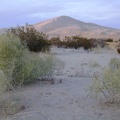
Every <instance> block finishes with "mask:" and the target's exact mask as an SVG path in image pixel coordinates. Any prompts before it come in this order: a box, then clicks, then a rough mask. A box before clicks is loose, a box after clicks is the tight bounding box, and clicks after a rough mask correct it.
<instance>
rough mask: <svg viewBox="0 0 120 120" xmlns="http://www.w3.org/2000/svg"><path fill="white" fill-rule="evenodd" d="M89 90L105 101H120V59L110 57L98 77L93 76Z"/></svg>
mask: <svg viewBox="0 0 120 120" xmlns="http://www.w3.org/2000/svg"><path fill="white" fill-rule="evenodd" d="M90 91H91V92H92V94H93V95H94V96H95V97H96V98H100V99H101V98H102V100H105V101H106V102H110V103H116V102H120V60H119V59H118V58H112V59H111V61H110V63H109V64H108V67H107V68H106V69H105V70H104V71H103V74H102V75H101V76H99V77H97V76H94V78H93V83H92V85H91V87H90Z"/></svg>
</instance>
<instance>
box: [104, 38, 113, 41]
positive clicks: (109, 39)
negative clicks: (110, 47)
mask: <svg viewBox="0 0 120 120" xmlns="http://www.w3.org/2000/svg"><path fill="white" fill-rule="evenodd" d="M105 42H113V39H112V38H108V39H106V40H105Z"/></svg>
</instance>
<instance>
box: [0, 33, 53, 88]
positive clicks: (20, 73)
mask: <svg viewBox="0 0 120 120" xmlns="http://www.w3.org/2000/svg"><path fill="white" fill-rule="evenodd" d="M47 60H50V61H49V66H48V61H47ZM52 60H53V57H52V56H51V55H47V56H46V57H44V58H41V57H39V56H38V54H36V53H31V52H30V51H29V50H28V48H27V46H25V45H23V44H22V43H21V42H20V40H19V38H18V37H15V36H13V35H10V36H9V37H8V36H0V71H1V73H2V74H0V77H1V78H0V80H3V79H2V78H4V79H5V80H4V81H6V80H7V81H9V85H12V86H17V85H21V84H25V83H28V82H31V81H33V80H34V79H35V78H38V77H40V76H42V75H44V74H47V73H48V72H49V71H50V68H52V65H53V61H52ZM46 66H47V68H46ZM43 68H46V69H45V70H43ZM4 81H3V82H4Z"/></svg>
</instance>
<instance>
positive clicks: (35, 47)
mask: <svg viewBox="0 0 120 120" xmlns="http://www.w3.org/2000/svg"><path fill="white" fill-rule="evenodd" d="M11 33H12V34H14V35H15V36H17V37H19V39H20V40H21V42H22V44H25V45H27V46H28V48H29V50H30V51H33V52H46V51H49V50H50V43H49V41H48V36H47V35H46V34H44V33H43V32H38V31H37V30H35V28H34V27H33V26H32V25H28V24H26V26H18V27H16V28H11V29H9V30H8V31H7V34H8V35H9V34H11Z"/></svg>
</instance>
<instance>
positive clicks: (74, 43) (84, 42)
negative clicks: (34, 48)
mask: <svg viewBox="0 0 120 120" xmlns="http://www.w3.org/2000/svg"><path fill="white" fill-rule="evenodd" d="M49 41H50V43H51V45H54V46H57V47H58V48H74V49H78V48H80V47H83V48H84V49H85V50H88V49H91V48H95V47H97V46H100V47H102V48H103V47H105V46H107V43H106V42H108V41H110V42H111V41H112V39H106V40H104V39H103V40H99V39H95V38H90V39H88V38H85V37H80V36H78V35H76V36H71V37H69V36H65V37H64V38H63V39H62V40H61V38H60V37H53V38H51V39H50V40H49Z"/></svg>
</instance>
